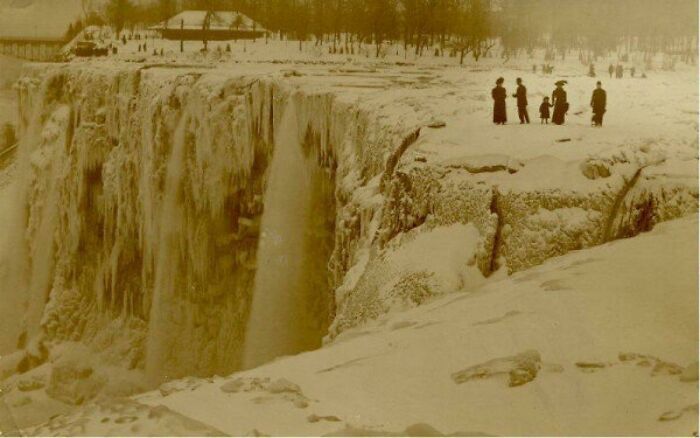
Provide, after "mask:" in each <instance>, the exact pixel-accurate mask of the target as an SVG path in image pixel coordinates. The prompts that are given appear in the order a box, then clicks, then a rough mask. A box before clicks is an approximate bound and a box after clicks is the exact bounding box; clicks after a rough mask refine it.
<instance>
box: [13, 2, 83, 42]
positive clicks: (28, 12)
mask: <svg viewBox="0 0 700 438" xmlns="http://www.w3.org/2000/svg"><path fill="white" fill-rule="evenodd" d="M79 17H80V0H0V37H1V36H22V37H59V36H62V35H63V34H64V33H65V32H66V30H67V29H68V25H69V24H70V23H71V22H72V21H75V20H76V19H77V18H79Z"/></svg>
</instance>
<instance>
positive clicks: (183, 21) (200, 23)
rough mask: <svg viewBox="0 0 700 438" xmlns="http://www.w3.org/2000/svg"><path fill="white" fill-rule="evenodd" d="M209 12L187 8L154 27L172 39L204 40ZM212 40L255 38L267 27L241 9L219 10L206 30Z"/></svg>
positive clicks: (208, 37) (263, 32)
mask: <svg viewBox="0 0 700 438" xmlns="http://www.w3.org/2000/svg"><path fill="white" fill-rule="evenodd" d="M206 16H207V12H206V11H183V12H180V13H179V14H177V15H176V16H174V17H172V18H170V19H169V20H167V21H166V22H164V23H161V24H159V25H157V26H153V27H151V30H155V31H158V32H160V34H161V35H162V36H163V38H165V39H168V40H185V41H202V40H204V37H205V35H204V20H205V19H206ZM206 32H207V34H206V39H207V40H208V41H227V40H236V39H254V38H260V37H263V36H265V33H266V32H267V30H266V29H265V28H263V27H262V26H261V25H260V24H258V23H256V22H255V21H253V20H252V19H251V18H250V17H247V16H245V15H243V14H241V13H239V12H231V11H217V12H215V13H214V14H213V16H212V17H211V22H210V25H209V29H208V30H207V31H206Z"/></svg>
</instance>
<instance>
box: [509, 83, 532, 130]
mask: <svg viewBox="0 0 700 438" xmlns="http://www.w3.org/2000/svg"><path fill="white" fill-rule="evenodd" d="M515 82H516V83H517V84H518V91H517V92H516V93H515V94H514V95H513V97H515V98H516V99H518V117H520V124H521V125H524V124H525V123H528V124H529V123H530V115H529V114H528V113H527V88H525V85H523V80H522V79H521V78H518V79H517V80H516V81H515Z"/></svg>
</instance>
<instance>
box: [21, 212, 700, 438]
mask: <svg viewBox="0 0 700 438" xmlns="http://www.w3.org/2000/svg"><path fill="white" fill-rule="evenodd" d="M697 228H698V221H697V217H696V216H695V217H691V218H687V219H683V220H679V221H675V222H672V223H668V224H664V225H662V226H659V227H658V229H657V230H655V231H653V232H652V233H649V234H647V235H644V236H641V237H638V238H635V239H632V240H625V241H619V242H615V243H612V244H608V245H605V246H603V247H599V248H595V249H590V250H586V251H580V252H576V253H572V254H569V255H567V256H564V257H560V258H557V259H553V260H551V261H549V262H547V263H545V264H544V265H543V266H540V267H537V268H534V269H532V270H530V271H527V272H523V273H519V274H516V275H514V276H512V277H510V278H503V279H494V280H492V281H490V282H488V283H487V284H486V285H484V286H482V287H481V288H478V289H476V290H473V291H470V292H461V293H457V294H452V295H449V296H446V297H444V298H442V299H439V300H435V301H433V302H431V303H430V304H427V305H425V306H423V307H421V308H418V309H414V310H412V311H409V312H406V313H403V314H399V315H395V316H393V317H386V318H382V320H381V321H379V322H377V323H376V324H373V325H370V326H367V327H365V328H363V329H358V330H353V331H350V332H347V333H345V334H344V335H343V336H342V337H340V338H339V339H337V340H336V341H335V342H334V343H332V344H331V345H329V346H327V347H325V348H323V349H321V350H318V351H315V352H311V353H306V354H302V355H299V356H296V357H290V358H284V359H280V360H277V361H275V362H274V363H272V364H269V365H266V366H263V367H261V368H259V369H255V370H252V371H249V372H245V373H240V374H237V375H234V376H232V377H230V378H226V379H223V378H214V379H209V380H197V379H190V380H188V381H181V382H179V383H171V384H169V385H166V386H163V387H162V388H161V390H160V392H155V393H151V394H146V395H143V396H139V397H136V399H135V400H136V401H138V403H141V404H144V405H146V406H152V407H157V406H164V407H165V408H167V409H169V410H171V411H173V412H175V413H177V414H179V415H183V416H184V417H186V418H190V419H193V420H196V421H197V422H201V423H202V424H206V425H208V426H209V427H210V428H211V429H212V430H218V431H221V432H223V433H225V434H230V435H239V436H245V435H248V436H250V435H255V436H261V435H263V434H269V435H294V436H297V435H324V434H329V433H334V432H337V433H340V434H342V435H354V434H364V435H367V434H374V433H376V434H379V433H381V434H383V435H389V434H390V433H399V432H400V433H402V434H408V435H414V436H415V435H419V436H420V435H430V434H432V433H434V432H435V429H437V430H438V431H441V432H442V433H446V434H451V433H459V434H472V435H474V434H488V435H645V436H647V435H664V436H668V435H681V436H684V435H689V434H691V433H693V432H695V433H697V425H698V406H697V397H698V382H697V375H698V374H697V366H698V364H697V357H698V331H697V321H698V313H697V309H698V301H697V295H696V294H695V289H696V286H697V280H698V277H697V275H698V273H697V266H698V258H697V254H696V242H697V237H698V235H697ZM679 255H683V256H680V257H679ZM691 255H692V256H691ZM118 406H120V405H114V404H107V405H105V406H103V407H101V408H99V407H89V408H87V409H86V410H85V411H83V412H82V413H79V414H75V415H72V416H69V417H67V418H63V417H61V418H59V419H55V420H52V421H51V422H49V424H48V425H46V426H43V427H41V428H39V429H36V430H33V431H32V432H33V433H34V434H42V435H43V434H49V435H61V434H66V433H71V434H80V435H105V434H106V435H131V434H133V433H135V432H138V433H145V434H151V433H159V431H160V429H158V428H157V427H156V428H153V426H149V425H152V423H153V420H150V419H149V415H148V412H149V410H148V409H146V408H140V409H139V410H137V409H135V408H130V409H128V410H127V409H122V410H120V409H119V408H118ZM165 408H158V409H165ZM134 411H136V412H134ZM421 424H422V425H421ZM411 426H413V427H411ZM169 433H173V434H177V433H181V434H187V433H188V430H187V429H184V428H182V429H179V430H175V429H169Z"/></svg>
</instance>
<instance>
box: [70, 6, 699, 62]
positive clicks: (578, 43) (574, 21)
mask: <svg viewBox="0 0 700 438" xmlns="http://www.w3.org/2000/svg"><path fill="white" fill-rule="evenodd" d="M81 1H83V2H84V3H88V4H89V3H91V2H92V0H81ZM88 8H89V5H88ZM183 9H198V10H206V11H210V12H212V13H214V12H215V11H220V10H237V11H240V12H242V13H244V14H246V15H248V16H250V17H251V18H253V19H254V20H255V21H257V22H259V23H261V25H262V26H264V27H265V28H266V29H268V30H270V31H272V32H275V33H278V34H279V35H280V36H282V37H284V38H288V39H295V40H299V41H309V40H310V41H314V42H315V43H316V44H321V43H330V44H332V46H333V49H332V50H343V51H345V50H347V51H350V50H354V46H355V45H356V44H373V45H375V46H376V48H377V55H379V52H380V49H381V47H382V46H383V45H385V43H386V42H391V43H401V44H403V46H404V47H405V49H406V50H407V51H408V50H412V51H415V53H416V54H418V55H420V54H424V53H426V54H430V55H432V54H434V53H438V52H439V53H440V54H441V55H442V54H443V53H444V51H450V52H451V53H452V54H453V55H455V54H456V55H457V56H460V57H462V58H464V56H466V55H471V56H473V57H474V59H476V60H478V59H479V58H480V57H482V56H484V55H485V54H486V53H488V52H489V51H490V50H491V49H492V48H493V47H495V46H496V43H500V44H499V47H500V48H501V49H502V51H501V55H502V56H504V57H510V56H517V55H518V54H519V53H521V52H527V53H532V51H534V50H535V49H537V48H546V49H548V51H550V52H551V53H552V56H554V54H556V55H561V56H565V55H566V53H567V52H569V51H571V50H580V51H583V50H585V51H588V52H590V53H592V54H593V55H594V56H598V55H603V54H605V53H608V52H610V51H618V52H621V53H625V52H629V51H633V50H641V51H644V52H649V53H656V52H660V51H666V52H682V51H691V50H693V51H694V50H696V48H697V44H698V42H697V34H698V24H697V16H698V2H697V1H696V0H586V1H583V0H139V1H137V0H107V2H106V4H105V5H104V6H102V7H101V8H100V10H98V11H97V13H95V10H94V9H85V8H84V10H90V11H91V14H92V15H89V14H87V13H86V14H84V15H85V17H89V16H92V17H93V20H94V19H95V16H98V17H102V19H103V20H104V21H105V22H106V23H108V24H110V25H111V26H112V27H113V28H115V29H116V30H118V31H119V30H121V29H123V28H125V27H127V28H128V27H134V26H138V25H147V24H154V23H158V22H163V21H166V20H167V19H168V18H170V17H172V16H173V15H175V14H176V13H177V12H178V11H179V10H183ZM338 47H340V49H338Z"/></svg>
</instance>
